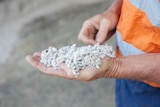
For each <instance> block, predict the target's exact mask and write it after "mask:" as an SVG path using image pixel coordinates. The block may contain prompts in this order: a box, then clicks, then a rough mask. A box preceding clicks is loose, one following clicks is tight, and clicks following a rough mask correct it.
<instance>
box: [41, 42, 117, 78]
mask: <svg viewBox="0 0 160 107" xmlns="http://www.w3.org/2000/svg"><path fill="white" fill-rule="evenodd" d="M104 57H111V58H115V51H113V49H112V47H111V46H108V45H107V44H106V45H99V44H95V45H88V46H82V47H76V44H73V45H71V46H65V47H62V48H60V49H56V48H54V47H52V48H51V47H50V48H48V49H46V50H44V51H42V54H41V60H40V62H41V63H43V64H44V65H46V66H51V67H53V68H54V69H60V67H59V64H60V63H65V64H66V65H67V66H68V67H69V68H71V69H72V73H73V75H74V76H75V77H77V76H78V75H79V74H80V72H79V71H80V70H82V69H84V68H85V67H86V66H89V67H91V68H93V67H95V68H97V69H98V68H99V66H100V64H101V59H103V58H104Z"/></svg>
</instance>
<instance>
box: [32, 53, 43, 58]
mask: <svg viewBox="0 0 160 107" xmlns="http://www.w3.org/2000/svg"><path fill="white" fill-rule="evenodd" d="M33 56H36V57H41V52H35V53H34V54H33Z"/></svg>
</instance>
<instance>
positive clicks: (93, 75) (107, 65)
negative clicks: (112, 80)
mask: <svg viewBox="0 0 160 107" xmlns="http://www.w3.org/2000/svg"><path fill="white" fill-rule="evenodd" d="M40 55H41V53H39V52H36V53H34V54H33V55H28V56H27V57H26V60H27V61H28V62H29V63H30V64H31V65H32V66H33V67H34V68H36V69H38V70H40V71H41V72H43V73H45V74H49V75H52V76H57V77H62V78H66V79H71V80H79V81H92V80H96V79H98V78H104V77H106V76H107V77H112V73H111V72H112V68H113V61H112V59H110V58H105V59H103V60H102V62H101V65H100V68H99V69H97V68H90V67H86V68H85V69H84V70H81V71H80V75H79V76H78V77H75V76H74V75H73V74H72V70H71V69H70V68H68V67H67V66H66V65H65V64H64V63H62V64H61V65H60V70H55V69H54V68H53V67H47V66H45V65H44V64H42V63H41V62H40V59H41V58H40Z"/></svg>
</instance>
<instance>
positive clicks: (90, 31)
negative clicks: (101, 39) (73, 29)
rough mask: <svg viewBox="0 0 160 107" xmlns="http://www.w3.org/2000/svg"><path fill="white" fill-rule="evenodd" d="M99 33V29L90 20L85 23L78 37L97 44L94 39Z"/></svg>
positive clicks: (85, 41) (88, 42)
mask: <svg viewBox="0 0 160 107" xmlns="http://www.w3.org/2000/svg"><path fill="white" fill-rule="evenodd" d="M96 33H97V29H96V28H95V26H94V25H93V24H91V22H90V21H86V22H85V23H84V24H83V27H82V29H81V30H80V33H79V35H78V39H79V40H80V41H82V42H84V43H86V44H95V43H96V41H95V40H94V38H95V35H96Z"/></svg>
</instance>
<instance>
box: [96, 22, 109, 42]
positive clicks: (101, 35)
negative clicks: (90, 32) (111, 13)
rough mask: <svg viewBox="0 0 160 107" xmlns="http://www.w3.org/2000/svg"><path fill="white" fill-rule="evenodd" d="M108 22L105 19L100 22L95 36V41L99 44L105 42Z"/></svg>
mask: <svg viewBox="0 0 160 107" xmlns="http://www.w3.org/2000/svg"><path fill="white" fill-rule="evenodd" d="M109 25H110V23H109V21H108V20H106V19H102V21H101V22H100V27H99V31H98V33H97V36H96V41H97V42H98V43H100V44H103V43H104V42H105V41H106V40H107V35H108V31H109Z"/></svg>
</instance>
